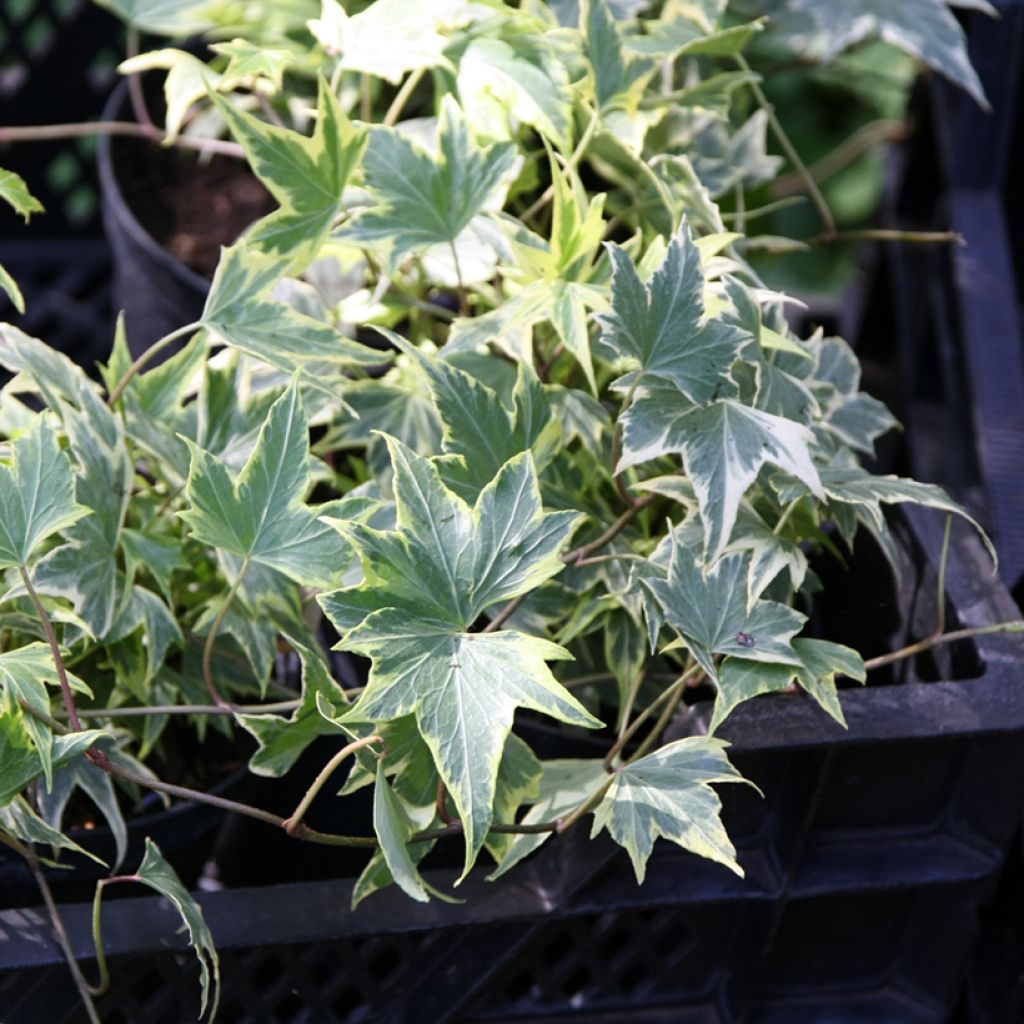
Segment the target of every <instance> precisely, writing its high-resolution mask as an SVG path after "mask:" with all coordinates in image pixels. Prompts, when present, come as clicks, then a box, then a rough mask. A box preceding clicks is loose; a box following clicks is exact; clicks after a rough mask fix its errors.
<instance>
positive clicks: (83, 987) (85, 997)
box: [5, 837, 100, 1024]
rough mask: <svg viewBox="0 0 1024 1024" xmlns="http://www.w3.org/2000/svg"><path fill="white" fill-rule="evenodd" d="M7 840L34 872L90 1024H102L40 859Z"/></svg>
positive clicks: (27, 849)
mask: <svg viewBox="0 0 1024 1024" xmlns="http://www.w3.org/2000/svg"><path fill="white" fill-rule="evenodd" d="M5 839H6V841H7V842H8V844H9V845H10V846H11V847H12V848H13V849H15V850H17V851H18V853H20V854H21V855H22V856H23V857H24V858H25V860H26V861H27V862H28V866H29V869H30V870H31V871H32V877H33V878H34V879H35V883H36V885H37V886H38V888H39V893H40V895H41V896H42V897H43V903H44V904H46V913H47V914H48V915H49V917H50V924H51V926H52V927H53V934H54V937H55V938H56V939H57V945H59V946H60V951H61V952H62V953H63V954H64V960H65V961H66V962H67V965H68V970H69V971H71V977H72V978H73V979H74V982H75V988H77V989H78V994H79V996H80V997H81V1000H82V1005H83V1006H84V1007H85V1013H86V1016H87V1017H88V1018H89V1024H100V1017H99V1014H98V1013H97V1012H96V1006H95V1005H94V1003H93V1001H92V997H93V995H94V993H95V990H94V989H93V987H92V986H91V985H90V984H89V982H87V981H86V980H85V975H84V974H82V969H81V968H80V967H79V966H78V961H77V960H76V959H75V953H74V950H72V948H71V940H70V939H69V938H68V933H67V930H66V929H65V927H64V922H63V921H62V920H61V916H60V911H59V910H58V909H57V904H56V902H55V901H54V898H53V893H52V892H51V891H50V883H49V882H47V881H46V875H45V874H44V873H43V869H42V867H41V866H40V864H39V859H38V858H37V857H36V855H35V852H34V851H33V850H32V849H31V848H30V847H27V846H23V845H22V844H21V843H19V842H18V841H17V840H14V839H11V838H10V837H5Z"/></svg>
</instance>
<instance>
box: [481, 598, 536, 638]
mask: <svg viewBox="0 0 1024 1024" xmlns="http://www.w3.org/2000/svg"><path fill="white" fill-rule="evenodd" d="M526 597H527V595H526V594H520V595H519V596H518V597H514V598H512V600H511V601H509V603H508V604H507V605H505V607H504V608H502V609H501V611H500V612H498V614H497V615H495V616H494V618H493V619H491V621H490V622H488V623H487V625H486V626H484V628H483V629H482V630H481V632H482V633H493V632H494V631H495V630H496V629H501V627H502V626H504V625H505V623H506V622H507V621H508V620H509V619H510V618H512V616H513V615H515V613H516V612H517V611H519V609H520V608H521V607H522V604H523V602H524V601H525V600H526Z"/></svg>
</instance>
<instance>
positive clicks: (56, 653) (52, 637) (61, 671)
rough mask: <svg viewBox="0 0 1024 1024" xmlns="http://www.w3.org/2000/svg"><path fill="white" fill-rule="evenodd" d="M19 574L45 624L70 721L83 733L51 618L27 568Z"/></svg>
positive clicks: (73, 726)
mask: <svg viewBox="0 0 1024 1024" xmlns="http://www.w3.org/2000/svg"><path fill="white" fill-rule="evenodd" d="M18 572H20V573H21V582H22V583H23V584H24V585H25V592H26V593H27V594H28V596H29V598H30V599H31V601H32V604H33V605H35V609H36V614H37V615H38V616H39V621H40V622H41V623H42V624H43V631H44V632H45V633H46V639H47V640H48V641H49V644H50V655H51V656H52V658H53V665H54V668H56V670H57V679H58V681H59V682H60V692H61V695H62V696H63V697H64V710H65V711H67V715H68V721H69V722H70V723H71V728H72V729H74V731H75V732H81V729H82V723H81V722H80V721H79V719H78V709H77V708H76V707H75V695H74V694H73V693H72V692H71V684H70V683H69V682H68V674H67V671H66V670H65V668H64V658H63V656H62V655H61V653H60V644H59V643H58V642H57V634H56V632H55V631H54V628H53V623H52V622H51V621H50V616H49V615H47V614H46V609H45V608H44V607H43V602H42V601H40V600H39V595H38V594H37V593H36V588H35V587H33V586H32V580H31V579H29V575H28V573H27V572H26V571H25V567H24V566H23V565H19V566H18Z"/></svg>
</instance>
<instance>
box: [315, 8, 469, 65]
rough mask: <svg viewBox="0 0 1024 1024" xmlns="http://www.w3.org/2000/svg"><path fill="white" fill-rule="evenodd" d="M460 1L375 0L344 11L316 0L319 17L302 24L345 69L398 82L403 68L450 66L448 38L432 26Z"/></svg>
mask: <svg viewBox="0 0 1024 1024" xmlns="http://www.w3.org/2000/svg"><path fill="white" fill-rule="evenodd" d="M465 6H466V5H465V2H464V0H418V2H417V3H415V4H409V3H407V2H406V0H377V2H376V3H371V4H370V5H369V6H367V7H366V8H364V9H363V10H362V11H360V12H359V13H358V14H353V15H349V14H347V13H346V12H345V9H344V8H343V7H342V6H341V4H339V3H338V2H337V0H321V10H320V17H319V18H316V19H313V20H312V21H309V22H307V25H308V26H309V30H310V32H312V33H313V36H314V37H315V38H316V40H317V42H318V43H320V45H321V46H322V47H323V48H324V49H325V50H326V51H327V52H328V53H329V54H331V55H332V56H336V57H339V58H340V59H341V65H342V67H344V68H345V70H346V71H358V72H362V73H363V74H366V75H375V76H376V77H377V78H383V79H385V80H386V81H388V82H391V84H392V85H398V84H399V82H401V80H402V78H403V77H404V75H405V74H406V72H409V71H417V70H419V69H420V68H430V67H437V66H438V65H441V66H450V65H449V64H448V61H447V60H445V57H444V48H445V45H446V44H447V42H448V40H447V39H446V38H445V37H444V36H443V35H441V33H440V32H439V31H438V30H439V29H440V28H441V26H442V24H444V23H445V22H448V21H451V20H455V19H456V18H457V17H458V15H459V12H460V9H461V8H463V7H465Z"/></svg>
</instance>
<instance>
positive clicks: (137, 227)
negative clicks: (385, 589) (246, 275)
mask: <svg viewBox="0 0 1024 1024" xmlns="http://www.w3.org/2000/svg"><path fill="white" fill-rule="evenodd" d="M127 99H128V88H127V82H122V83H121V84H120V85H118V87H117V88H116V89H115V90H114V91H113V93H112V94H111V96H110V100H109V101H108V102H107V106H106V108H105V109H104V111H103V118H104V120H112V121H113V120H118V119H119V117H120V115H121V114H122V112H123V110H124V108H125V107H126V105H127ZM138 145H152V143H140V142H139V141H138V140H131V139H123V138H119V137H116V136H111V135H105V136H101V138H100V143H99V150H98V160H99V171H100V187H101V191H102V200H103V227H104V230H105V231H106V234H107V239H108V241H109V242H110V248H111V254H112V258H113V300H114V306H115V308H116V309H119V310H123V311H124V314H125V325H126V329H127V334H128V345H129V348H130V349H131V351H132V353H133V355H139V354H141V353H142V352H144V351H145V350H146V349H147V348H148V347H149V346H150V345H152V344H153V342H155V341H157V340H158V339H159V338H162V337H163V336H164V335H165V334H169V333H170V332H171V331H173V330H175V329H176V328H178V327H181V326H182V325H183V324H187V323H190V322H191V321H193V320H197V319H198V318H199V316H200V314H201V313H202V311H203V305H204V303H205V301H206V294H207V292H208V291H209V287H210V284H209V282H208V281H207V280H206V279H205V278H203V277H201V276H200V275H199V274H197V273H196V272H195V271H194V270H190V269H189V268H188V267H186V266H185V264H184V263H182V262H181V261H180V260H178V259H176V258H175V257H174V256H172V255H171V254H170V253H169V252H168V251H167V250H166V249H164V248H163V246H161V245H160V244H159V243H158V242H157V241H156V240H155V239H154V238H153V237H152V236H151V235H150V234H149V232H147V231H146V229H145V228H144V227H143V226H142V225H141V224H140V223H139V221H138V218H137V217H136V216H135V214H134V213H133V212H132V210H131V208H130V207H129V206H128V204H127V203H126V202H125V198H124V194H123V193H122V191H121V186H120V184H119V182H118V171H117V163H118V162H117V154H118V150H119V149H120V148H121V147H124V146H138ZM167 354H170V353H167Z"/></svg>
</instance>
